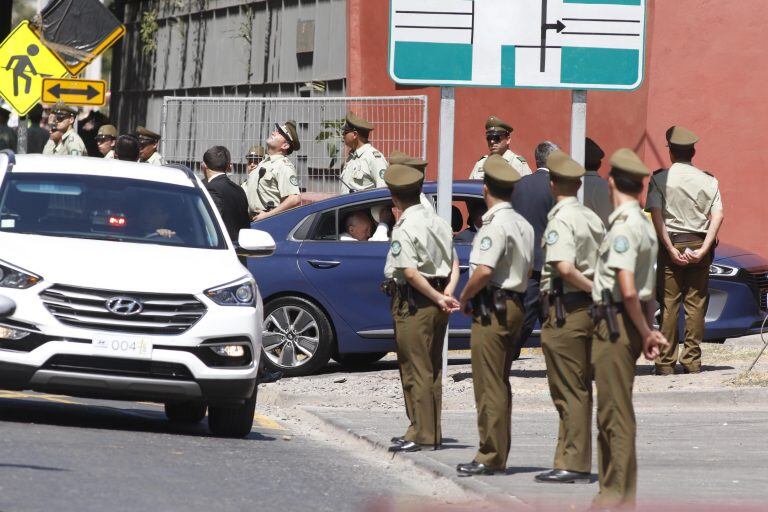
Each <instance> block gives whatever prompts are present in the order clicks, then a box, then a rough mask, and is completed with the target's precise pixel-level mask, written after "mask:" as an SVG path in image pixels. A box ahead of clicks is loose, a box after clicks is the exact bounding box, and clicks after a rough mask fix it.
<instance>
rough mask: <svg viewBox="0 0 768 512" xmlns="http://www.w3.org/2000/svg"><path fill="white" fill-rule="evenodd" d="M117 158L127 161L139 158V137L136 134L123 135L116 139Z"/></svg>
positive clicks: (134, 160)
mask: <svg viewBox="0 0 768 512" xmlns="http://www.w3.org/2000/svg"><path fill="white" fill-rule="evenodd" d="M115 158H116V159H117V160H125V161H127V162H136V161H138V160H139V139H138V138H137V137H136V136H135V135H129V134H126V135H121V136H119V137H118V138H117V140H116V141H115Z"/></svg>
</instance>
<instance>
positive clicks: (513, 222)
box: [456, 155, 533, 475]
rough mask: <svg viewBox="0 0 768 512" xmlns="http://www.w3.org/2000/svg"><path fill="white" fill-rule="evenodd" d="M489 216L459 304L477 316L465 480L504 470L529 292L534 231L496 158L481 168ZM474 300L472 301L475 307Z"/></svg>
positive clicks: (514, 176)
mask: <svg viewBox="0 0 768 512" xmlns="http://www.w3.org/2000/svg"><path fill="white" fill-rule="evenodd" d="M483 176H484V177H483V197H484V198H485V204H486V205H487V206H488V211H487V212H486V213H485V214H484V215H483V225H482V227H481V228H480V230H479V231H478V232H477V235H476V236H475V238H474V241H473V243H472V252H471V254H470V256H469V264H470V267H471V269H472V275H471V276H470V278H469V281H468V282H467V285H466V286H465V287H464V290H463V291H462V292H461V297H460V299H459V302H460V303H461V309H462V311H464V312H465V313H470V312H471V314H472V334H471V344H472V346H471V348H472V381H473V386H474V390H475V403H476V405H477V428H478V431H479V436H480V447H479V449H478V451H477V454H476V455H475V458H474V459H473V460H472V461H471V462H468V463H464V464H459V465H458V466H456V471H458V473H459V474H462V475H480V474H492V473H495V472H497V471H504V470H505V469H506V467H507V457H508V456H509V448H510V443H511V436H512V388H511V386H510V383H509V371H510V369H511V367H512V359H513V355H514V349H515V341H516V339H517V337H518V335H519V333H520V328H521V327H522V325H523V319H524V315H525V312H524V305H523V300H524V297H525V289H526V286H527V283H528V276H529V275H530V273H531V269H532V267H533V227H531V225H530V224H529V223H528V222H527V221H526V220H525V219H524V218H523V217H522V216H521V215H520V214H518V213H517V212H516V211H515V210H514V209H513V208H512V205H511V204H510V202H509V200H510V196H511V195H512V191H513V189H514V186H515V183H517V182H518V181H519V180H520V174H518V172H517V171H516V170H515V169H514V168H513V167H512V166H511V165H509V163H507V162H506V161H505V160H504V158H502V157H501V156H499V155H491V156H489V157H488V158H487V159H486V160H485V162H484V163H483ZM470 301H471V303H470Z"/></svg>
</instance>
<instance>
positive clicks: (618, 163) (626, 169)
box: [611, 148, 651, 181]
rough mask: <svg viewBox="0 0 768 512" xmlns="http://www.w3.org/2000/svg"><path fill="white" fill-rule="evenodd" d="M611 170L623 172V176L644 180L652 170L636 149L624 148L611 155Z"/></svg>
mask: <svg viewBox="0 0 768 512" xmlns="http://www.w3.org/2000/svg"><path fill="white" fill-rule="evenodd" d="M611 172H612V173H614V172H618V173H621V174H622V175H623V176H626V177H627V178H629V179H631V180H635V181H643V178H645V177H646V176H650V174H651V172H650V171H649V170H648V167H646V166H645V164H644V163H643V161H642V160H640V157H638V156H637V155H636V154H635V152H634V151H632V150H631V149H627V148H622V149H620V150H618V151H616V152H615V153H614V154H613V156H612V157H611Z"/></svg>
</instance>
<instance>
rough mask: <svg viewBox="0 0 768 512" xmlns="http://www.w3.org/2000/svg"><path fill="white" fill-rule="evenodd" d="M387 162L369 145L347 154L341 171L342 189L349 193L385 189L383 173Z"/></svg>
mask: <svg viewBox="0 0 768 512" xmlns="http://www.w3.org/2000/svg"><path fill="white" fill-rule="evenodd" d="M388 166H389V164H387V160H386V159H385V158H384V155H382V154H381V153H380V152H379V151H378V150H377V149H376V148H374V147H373V146H372V145H371V144H370V143H369V144H364V145H362V146H360V147H359V148H357V149H356V150H355V151H353V152H351V153H350V154H349V158H348V159H347V162H346V163H345V164H344V168H343V169H342V171H341V181H342V188H343V189H344V190H347V191H349V192H356V191H360V190H371V189H374V188H382V187H386V186H387V184H386V183H385V182H384V171H386V170H387V167H388Z"/></svg>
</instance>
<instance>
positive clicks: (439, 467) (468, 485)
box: [302, 407, 529, 507]
mask: <svg viewBox="0 0 768 512" xmlns="http://www.w3.org/2000/svg"><path fill="white" fill-rule="evenodd" d="M302 409H303V410H304V411H305V412H307V413H309V414H311V415H312V416H313V417H315V418H317V419H318V420H320V421H322V422H323V423H325V424H326V425H328V426H330V427H332V428H333V429H335V430H337V431H339V432H342V433H343V434H344V435H349V436H352V437H354V438H355V439H359V440H361V441H365V442H366V443H368V444H369V445H371V447H373V448H374V449H377V450H380V451H381V452H382V453H383V454H385V455H386V456H388V457H392V456H396V457H403V458H405V459H407V460H410V461H411V462H412V463H413V464H414V465H415V466H418V467H419V468H421V469H423V470H425V471H428V472H429V473H431V474H433V475H435V476H437V477H440V478H446V479H448V480H450V481H451V482H453V483H454V484H456V485H457V486H458V487H460V488H462V489H464V490H466V491H468V492H470V493H472V494H476V495H478V496H480V497H481V498H484V499H488V500H491V501H496V502H502V503H506V504H509V505H515V506H517V507H521V506H523V507H529V505H528V504H527V503H525V502H524V501H522V500H520V499H519V498H517V497H515V496H512V495H509V494H504V493H502V492H500V491H499V490H498V489H497V488H495V487H493V486H492V485H489V484H487V483H485V482H482V481H480V480H477V479H473V478H472V477H460V476H458V475H457V474H456V468H454V467H451V466H448V465H447V464H443V463H442V462H438V461H436V460H434V459H431V458H429V457H428V456H426V455H424V454H423V453H419V452H415V453H399V454H390V453H389V452H388V451H387V449H388V448H389V445H390V443H388V442H384V441H382V440H379V439H375V438H372V437H368V436H366V435H365V434H363V433H360V432H358V431H357V430H355V428H354V426H353V425H352V424H351V423H350V422H348V421H346V420H342V419H337V418H330V417H327V416H326V415H324V414H322V412H323V411H322V410H321V409H319V408H314V407H302Z"/></svg>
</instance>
